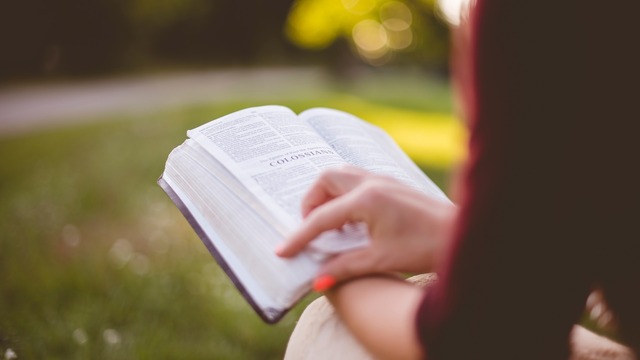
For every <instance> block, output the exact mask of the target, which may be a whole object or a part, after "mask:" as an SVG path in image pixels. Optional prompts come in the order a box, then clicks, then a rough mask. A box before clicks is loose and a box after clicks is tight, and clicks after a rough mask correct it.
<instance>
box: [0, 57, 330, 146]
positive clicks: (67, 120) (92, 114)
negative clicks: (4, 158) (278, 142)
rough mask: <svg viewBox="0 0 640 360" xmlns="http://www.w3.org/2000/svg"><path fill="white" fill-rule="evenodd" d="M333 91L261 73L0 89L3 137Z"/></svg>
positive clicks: (316, 75) (322, 83)
mask: <svg viewBox="0 0 640 360" xmlns="http://www.w3.org/2000/svg"><path fill="white" fill-rule="evenodd" d="M329 86H330V85H329V80H328V77H327V76H326V74H325V73H324V72H322V71H321V70H320V69H315V68H259V69H232V70H219V71H207V72H190V73H180V74H170V75H155V76H144V77H135V78H116V79H109V80H100V81H90V82H89V81H86V82H79V83H72V84H57V85H34V86H20V87H12V88H2V89H0V135H5V134H17V133H25V132H29V131H34V130H38V129H43V128H50V127H54V126H57V125H66V124H73V123H80V122H86V121H95V120H96V119H98V118H99V117H100V116H102V115H108V114H113V113H132V112H150V111H156V110H158V109H161V108H164V107H171V106H180V105H188V104H195V103H204V102H209V103H211V102H216V101H229V100H233V99H247V100H259V99H264V100H266V99H269V98H276V97H278V96H283V95H288V96H301V97H302V96H312V95H313V93H317V92H319V91H322V90H326V89H328V88H329Z"/></svg>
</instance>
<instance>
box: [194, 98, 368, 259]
mask: <svg viewBox="0 0 640 360" xmlns="http://www.w3.org/2000/svg"><path fill="white" fill-rule="evenodd" d="M187 134H188V135H189V137H191V138H192V139H193V140H195V141H196V142H198V144H200V145H201V146H203V147H204V148H205V149H206V150H207V151H208V152H210V153H211V154H212V155H213V156H214V157H215V158H216V159H218V160H219V161H220V162H221V163H222V164H223V165H224V166H225V167H226V168H227V169H228V170H229V171H230V172H231V173H232V174H233V175H234V176H235V177H236V178H237V179H238V181H239V182H240V183H241V184H242V185H244V187H246V189H248V190H249V191H250V192H251V193H252V194H254V195H255V196H256V197H257V198H258V199H259V200H260V202H261V203H262V204H264V206H265V207H266V208H268V209H269V211H270V212H271V213H272V214H273V215H274V217H275V218H277V220H278V221H279V222H280V223H281V224H282V225H283V226H284V228H286V229H289V230H290V231H292V230H293V229H295V228H296V227H297V226H298V225H299V224H300V222H301V221H302V215H301V209H300V207H301V202H302V197H303V196H304V195H305V194H306V192H307V190H308V189H309V187H310V186H311V185H312V184H313V182H314V181H315V180H316V178H317V177H318V176H319V174H320V172H321V171H322V170H323V169H327V168H330V167H336V166H342V165H344V164H346V161H345V160H344V159H343V158H342V157H341V156H340V155H339V154H338V153H337V152H336V151H335V150H334V148H332V147H331V146H329V145H328V144H327V143H326V142H325V140H324V139H323V138H322V137H320V136H319V135H318V134H317V133H316V132H315V130H314V129H313V128H312V127H310V126H309V124H307V123H306V122H304V121H301V120H300V119H299V118H298V117H297V115H296V114H295V113H294V112H293V111H291V110H290V109H288V108H285V107H282V106H263V107H257V108H250V109H245V110H241V111H238V112H235V113H233V114H230V115H227V116H225V117H222V118H220V119H217V120H214V121H211V122H209V123H207V124H205V125H202V126H200V127H198V128H196V129H193V130H190V131H189V132H187ZM367 239H368V238H367V234H366V231H365V230H364V229H362V228H361V227H359V226H352V225H349V226H345V227H344V228H343V229H341V230H340V231H329V232H326V233H324V234H322V235H321V236H320V237H319V238H318V240H317V241H315V242H314V244H312V246H310V251H313V250H320V251H321V252H322V253H335V252H339V251H344V250H347V249H352V248H354V247H358V246H362V245H364V244H366V242H367ZM323 243H326V245H325V246H322V245H321V244H323ZM319 244H320V245H319Z"/></svg>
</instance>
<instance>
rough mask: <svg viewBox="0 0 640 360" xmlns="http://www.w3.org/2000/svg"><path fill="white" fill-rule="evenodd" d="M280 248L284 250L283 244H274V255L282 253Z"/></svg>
mask: <svg viewBox="0 0 640 360" xmlns="http://www.w3.org/2000/svg"><path fill="white" fill-rule="evenodd" d="M282 250H284V244H278V245H277V246H276V248H275V249H273V251H274V252H275V253H276V255H281V254H282Z"/></svg>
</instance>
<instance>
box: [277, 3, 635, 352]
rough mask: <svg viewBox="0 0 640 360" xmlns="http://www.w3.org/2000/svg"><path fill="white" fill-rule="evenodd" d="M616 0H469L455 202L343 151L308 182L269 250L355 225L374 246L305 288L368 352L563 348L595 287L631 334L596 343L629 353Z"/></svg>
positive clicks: (628, 235)
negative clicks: (283, 234)
mask: <svg viewBox="0 0 640 360" xmlns="http://www.w3.org/2000/svg"><path fill="white" fill-rule="evenodd" d="M620 6H621V7H618V8H614V7H613V6H607V5H603V4H602V3H596V2H577V1H564V2H553V3H548V4H547V3H541V2H531V1H525V2H519V1H509V0H478V1H477V3H476V5H475V8H474V10H473V12H472V15H471V22H470V29H471V32H470V34H471V42H470V44H469V48H468V53H467V58H465V59H468V62H466V61H464V62H460V63H458V64H462V63H466V64H468V67H465V66H466V65H464V66H462V67H461V68H460V67H459V68H458V69H456V70H458V74H457V76H459V77H460V76H462V78H458V79H459V80H460V81H461V84H462V86H461V88H460V89H461V90H462V91H461V94H462V99H463V101H464V104H465V106H466V107H465V110H466V111H465V114H466V117H467V118H468V122H469V126H470V130H471V137H470V142H469V158H468V160H467V163H466V165H465V167H464V169H463V171H462V173H461V174H460V176H461V181H460V182H459V183H460V184H461V187H460V189H459V192H460V193H459V197H458V206H454V205H452V204H450V203H447V202H443V201H441V200H438V199H435V198H431V197H430V196H428V195H424V194H421V193H418V192H416V191H414V190H411V189H409V188H407V187H406V186H404V185H402V184H400V183H399V182H397V181H394V180H391V179H389V178H387V177H383V176H378V175H373V174H371V173H367V172H364V171H362V170H359V169H355V168H351V167H348V168H342V169H334V170H329V171H326V172H324V174H323V175H322V176H321V177H320V179H319V180H318V181H317V182H316V183H315V184H314V185H313V186H312V187H311V190H310V191H309V192H308V193H307V195H306V197H305V198H304V200H303V208H302V211H303V215H304V216H305V220H304V222H303V224H302V225H301V226H300V227H299V229H298V230H297V231H296V232H294V233H293V234H292V235H291V236H290V237H289V239H288V240H287V242H285V243H284V244H282V245H281V246H280V247H279V248H278V249H277V250H276V253H277V254H278V255H280V256H282V257H293V256H294V255H296V254H297V253H299V252H300V251H302V249H304V248H305V247H306V246H307V245H308V244H309V243H311V242H312V241H313V239H315V238H316V237H317V236H318V235H319V234H321V233H323V232H324V231H325V230H330V229H336V228H340V227H341V226H343V225H344V224H348V223H352V222H364V223H366V224H367V225H368V229H369V234H370V239H371V244H370V245H369V246H368V247H365V248H362V249H357V250H352V251H349V252H345V253H343V254H339V255H337V256H335V257H333V258H332V259H330V260H329V261H327V262H326V263H325V264H324V266H323V267H322V268H321V270H320V272H319V274H318V277H317V278H316V281H315V283H314V287H315V289H316V290H318V291H326V295H327V298H328V299H329V301H330V302H331V304H332V305H333V307H334V308H335V311H336V313H337V314H338V317H339V318H340V320H341V321H342V322H343V323H344V325H345V326H346V328H347V329H349V331H350V333H352V334H353V335H354V336H355V338H356V339H358V341H359V342H360V343H361V344H362V345H363V346H364V348H365V349H366V351H367V352H368V353H369V354H372V355H373V356H375V357H380V358H393V359H401V358H428V359H476V358H477V359H489V358H490V359H513V358H517V359H567V358H569V357H570V356H571V348H572V346H570V341H569V339H570V336H571V334H572V329H574V324H576V323H577V322H579V321H580V317H581V315H582V313H583V311H584V304H585V302H586V298H587V296H588V295H589V293H590V292H591V291H592V290H593V289H594V287H597V288H600V289H601V290H602V292H603V294H604V297H605V300H606V302H607V304H608V306H609V307H610V308H611V310H612V312H613V314H614V322H615V325H616V329H617V338H618V339H619V340H620V341H621V342H622V343H624V344H626V345H627V346H629V348H628V349H624V348H622V350H620V349H621V348H615V349H614V350H611V351H612V352H611V353H609V355H612V354H613V355H616V356H619V357H618V358H620V357H625V356H626V357H625V358H632V357H633V356H634V355H635V356H636V357H637V356H638V354H639V353H640V307H639V306H638V304H640V261H638V255H640V242H639V240H640V231H639V230H638V228H637V226H636V219H635V217H637V214H638V211H637V204H639V203H640V189H639V188H638V184H640V176H639V175H638V174H637V173H638V172H637V171H636V169H634V167H635V165H634V164H636V163H637V154H638V153H639V152H638V150H639V149H638V145H637V144H638V143H637V139H636V137H637V132H636V131H634V130H636V128H637V125H636V124H635V121H634V119H636V118H637V115H636V107H637V106H636V105H635V102H636V100H635V99H634V97H633V94H634V93H633V92H632V91H629V90H628V89H630V88H631V89H633V88H635V86H636V85H637V80H638V76H637V75H638V74H637V72H638V70H637V64H638V63H640V61H639V59H638V56H637V55H635V54H633V53H634V51H632V50H633V49H632V46H631V45H630V44H632V43H633V42H634V36H633V35H632V34H634V32H633V31H632V30H633V29H632V28H631V24H633V23H634V19H633V16H634V15H633V14H634V12H633V11H631V10H632V9H627V8H626V7H625V6H628V7H630V6H631V5H620ZM465 59H462V60H465ZM458 60H461V58H458ZM465 74H469V75H468V76H466V75H465ZM432 271H435V272H436V273H437V274H438V278H439V279H438V281H437V282H436V283H434V284H432V285H431V286H429V287H428V288H427V290H424V291H423V290H422V289H420V288H417V287H415V286H412V285H410V284H407V283H406V282H404V281H401V280H399V279H398V278H397V277H395V276H394V275H392V274H394V273H397V272H405V273H406V272H432ZM574 335H575V330H574ZM591 339H593V338H591ZM313 340H314V339H310V342H313ZM324 344H325V345H327V346H330V345H329V344H328V343H327V342H325V343H324ZM573 348H574V349H575V346H573ZM610 349H611V348H610ZM315 350H317V351H321V350H322V349H318V348H316V349H315ZM616 351H617V352H616ZM599 355H601V356H602V357H603V358H604V357H606V356H605V355H607V354H606V353H601V354H599ZM574 358H575V357H574Z"/></svg>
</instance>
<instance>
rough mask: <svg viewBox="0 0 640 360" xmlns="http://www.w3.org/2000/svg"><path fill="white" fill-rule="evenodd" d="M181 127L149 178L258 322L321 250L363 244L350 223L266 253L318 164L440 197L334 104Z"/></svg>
mask: <svg viewBox="0 0 640 360" xmlns="http://www.w3.org/2000/svg"><path fill="white" fill-rule="evenodd" d="M187 136H188V139H186V140H185V141H184V143H182V144H181V145H179V146H178V147H176V148H175V149H174V150H173V151H172V152H171V153H170V154H169V157H168V159H167V162H166V165H165V169H164V172H163V173H162V175H161V176H160V178H159V180H158V183H159V184H160V186H161V187H162V188H163V189H164V191H165V192H166V193H167V194H168V195H169V197H170V198H171V200H172V201H173V202H174V203H175V204H176V206H177V207H178V208H179V209H180V211H181V212H182V214H183V215H184V217H185V218H186V219H187V220H188V221H189V223H190V224H191V226H192V227H193V229H194V230H195V232H196V233H197V234H198V236H199V237H200V239H201V240H202V242H203V243H204V244H205V246H206V247H207V248H208V249H209V251H210V252H211V254H212V255H213V257H214V258H215V260H216V261H217V262H218V264H219V265H220V267H221V268H222V269H223V270H224V271H225V273H226V274H227V275H228V276H229V278H230V279H231V280H232V281H233V283H234V284H235V286H236V287H237V288H238V290H239V291H240V293H241V294H242V295H243V296H244V298H245V299H246V300H247V302H248V303H249V304H250V305H251V307H253V309H254V310H255V311H256V312H257V313H258V315H259V316H260V317H261V318H262V319H263V320H264V321H265V322H267V323H276V322H278V321H279V320H280V319H281V318H282V317H283V316H284V314H286V312H287V311H288V310H289V309H291V308H292V307H293V306H294V305H295V304H296V303H297V302H298V301H299V300H300V299H301V298H302V297H304V296H305V294H307V293H308V292H309V291H310V289H311V283H312V281H313V278H314V277H315V275H316V273H317V271H318V269H319V267H320V265H321V264H322V262H323V261H324V260H326V259H327V258H328V257H330V256H332V255H334V254H336V253H339V252H342V251H348V250H351V249H354V248H357V247H361V246H367V244H368V236H367V230H366V227H365V226H364V225H362V224H349V225H347V226H345V227H343V228H342V229H339V230H333V231H327V232H325V233H323V234H322V235H321V236H319V237H318V238H317V239H315V240H314V241H313V242H312V243H311V245H310V246H308V248H307V249H306V250H304V251H303V252H302V253H301V254H300V255H298V256H296V257H294V258H291V259H283V258H280V257H278V256H277V255H275V253H274V249H275V248H276V246H277V245H278V244H280V243H281V242H282V241H284V239H285V238H286V236H287V235H288V234H289V233H291V232H292V231H293V230H294V229H296V228H297V226H299V224H300V223H301V221H302V216H301V212H300V203H301V200H302V197H303V196H304V194H305V192H306V191H307V190H308V188H309V187H310V186H311V184H313V182H314V180H315V179H316V178H317V177H318V175H319V174H320V173H321V172H322V171H323V170H324V169H328V168H332V167H340V166H344V165H346V164H350V165H353V166H357V167H360V168H363V169H366V170H368V171H371V172H374V173H377V174H383V175H387V176H391V177H394V178H396V179H398V180H400V181H402V182H404V183H406V184H407V185H408V186H411V187H413V188H415V189H417V190H419V191H422V192H424V193H427V194H431V195H432V196H436V197H441V198H444V199H446V195H445V194H444V193H443V192H442V191H441V190H440V189H439V188H438V187H437V186H436V185H435V184H434V183H433V181H431V180H430V179H429V178H428V177H427V176H426V175H425V174H424V173H423V172H422V171H421V170H420V168H418V166H416V165H415V164H414V163H413V162H412V161H411V159H410V158H409V157H408V156H407V155H406V154H405V153H404V152H403V151H402V150H401V149H400V147H398V145H397V144H396V143H395V142H394V141H393V140H392V139H391V137H390V136H388V135H387V134H386V133H385V132H384V131H383V130H382V129H380V128H378V127H376V126H374V125H371V124H369V123H367V122H365V121H363V120H361V119H359V118H357V117H356V116H353V115H351V114H348V113H345V112H341V111H338V110H333V109H326V108H314V109H310V110H306V111H304V112H302V113H300V114H299V115H297V114H295V113H294V112H293V111H292V110H290V109H288V108H286V107H283V106H275V105H273V106H261V107H255V108H248V109H244V110H240V111H237V112H235V113H232V114H229V115H226V116H224V117H221V118H219V119H216V120H213V121H210V122H208V123H206V124H204V125H201V126H199V127H197V128H195V129H192V130H189V131H187Z"/></svg>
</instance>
